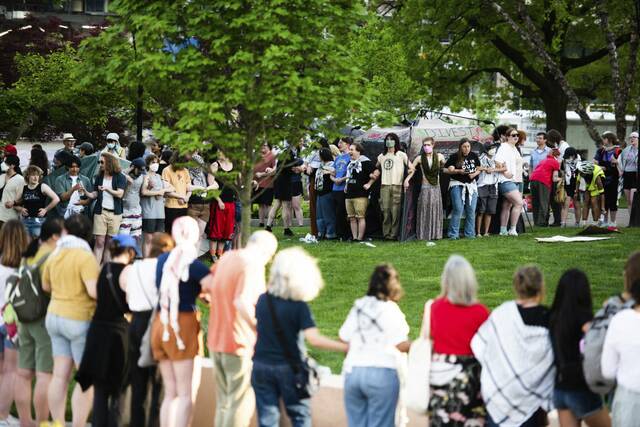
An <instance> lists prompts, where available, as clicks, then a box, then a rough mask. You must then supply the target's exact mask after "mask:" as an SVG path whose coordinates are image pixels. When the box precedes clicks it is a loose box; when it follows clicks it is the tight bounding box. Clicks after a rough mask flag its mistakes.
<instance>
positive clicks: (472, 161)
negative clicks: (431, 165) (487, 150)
mask: <svg viewBox="0 0 640 427" xmlns="http://www.w3.org/2000/svg"><path fill="white" fill-rule="evenodd" d="M457 162H458V153H453V154H452V155H450V156H449V158H448V159H447V162H446V163H445V164H444V168H445V169H447V168H448V167H449V166H453V167H454V168H456V169H462V170H463V171H465V172H467V173H466V174H454V175H450V177H451V179H453V180H455V181H458V182H463V183H465V184H468V183H470V182H472V181H475V180H477V179H478V177H477V176H476V177H475V178H473V179H471V178H469V174H471V173H474V172H475V171H476V168H477V167H479V166H480V159H479V158H478V155H477V154H476V153H474V152H473V151H471V152H469V154H468V155H467V157H465V158H464V160H463V161H462V167H458V166H457V165H456V163H457Z"/></svg>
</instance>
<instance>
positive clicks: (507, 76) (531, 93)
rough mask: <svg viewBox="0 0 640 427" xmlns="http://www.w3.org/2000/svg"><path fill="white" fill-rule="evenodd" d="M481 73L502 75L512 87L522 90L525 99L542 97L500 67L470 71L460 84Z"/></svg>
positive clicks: (537, 91)
mask: <svg viewBox="0 0 640 427" xmlns="http://www.w3.org/2000/svg"><path fill="white" fill-rule="evenodd" d="M480 73H498V74H500V75H501V76H502V77H504V78H505V79H507V81H508V82H509V83H510V84H511V86H513V87H515V88H516V89H520V90H521V91H522V96H524V97H525V98H536V97H539V96H540V91H539V90H536V89H534V88H533V87H532V86H529V85H526V84H524V83H521V82H519V81H517V80H516V79H515V78H514V77H513V76H511V75H510V74H509V73H508V72H507V71H506V70H505V69H504V68H500V67H486V68H479V69H477V70H470V72H469V74H467V75H466V76H464V78H462V79H461V80H460V83H462V84H464V83H466V82H467V81H469V80H470V79H471V78H472V77H474V76H476V75H478V74H480Z"/></svg>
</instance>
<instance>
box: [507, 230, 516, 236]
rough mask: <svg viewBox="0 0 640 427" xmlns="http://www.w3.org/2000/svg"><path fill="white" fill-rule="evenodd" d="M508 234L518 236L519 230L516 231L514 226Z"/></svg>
mask: <svg viewBox="0 0 640 427" xmlns="http://www.w3.org/2000/svg"><path fill="white" fill-rule="evenodd" d="M507 235H509V236H517V235H518V232H517V231H516V229H515V228H512V229H511V230H509V232H508V233H507Z"/></svg>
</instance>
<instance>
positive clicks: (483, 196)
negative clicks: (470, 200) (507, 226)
mask: <svg viewBox="0 0 640 427" xmlns="http://www.w3.org/2000/svg"><path fill="white" fill-rule="evenodd" d="M497 207H498V189H497V188H496V186H495V185H483V186H482V187H478V204H477V205H476V213H479V214H487V215H494V214H495V213H496V208H497Z"/></svg>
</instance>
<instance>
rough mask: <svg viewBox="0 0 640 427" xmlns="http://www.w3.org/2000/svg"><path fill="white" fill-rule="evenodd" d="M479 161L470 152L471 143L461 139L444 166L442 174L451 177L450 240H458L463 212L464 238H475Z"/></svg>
mask: <svg viewBox="0 0 640 427" xmlns="http://www.w3.org/2000/svg"><path fill="white" fill-rule="evenodd" d="M480 172H481V169H480V159H479V158H478V155H477V154H476V153H474V152H472V151H471V141H469V139H467V138H462V139H461V140H460V142H459V143H458V152H457V153H454V154H452V155H451V156H449V159H448V160H447V162H446V163H445V164H444V173H446V174H448V175H450V176H451V180H450V181H449V194H450V196H451V207H452V210H451V220H450V222H449V230H448V231H447V235H448V237H449V238H450V239H453V240H456V239H458V238H460V232H459V229H460V218H461V217H462V211H463V210H464V216H465V221H464V237H466V238H468V239H473V238H475V236H476V230H475V227H476V225H475V218H476V203H477V202H478V186H477V185H476V179H477V177H478V175H480Z"/></svg>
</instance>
